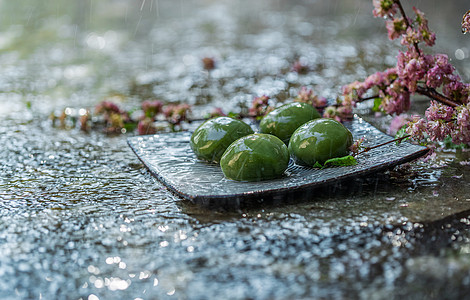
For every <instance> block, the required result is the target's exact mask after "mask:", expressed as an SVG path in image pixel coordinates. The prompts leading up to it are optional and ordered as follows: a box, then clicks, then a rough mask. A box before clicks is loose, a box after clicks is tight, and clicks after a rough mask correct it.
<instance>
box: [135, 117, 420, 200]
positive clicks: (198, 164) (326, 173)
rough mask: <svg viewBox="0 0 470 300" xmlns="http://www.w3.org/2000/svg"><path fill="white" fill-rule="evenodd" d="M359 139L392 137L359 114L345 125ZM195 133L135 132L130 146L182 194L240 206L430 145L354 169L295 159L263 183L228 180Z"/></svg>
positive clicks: (384, 164) (399, 151)
mask: <svg viewBox="0 0 470 300" xmlns="http://www.w3.org/2000/svg"><path fill="white" fill-rule="evenodd" d="M345 126H346V127H348V128H349V129H350V130H351V132H352V134H353V136H354V139H355V140H356V139H358V138H360V137H364V138H365V141H364V145H365V146H373V145H377V144H381V143H384V142H386V141H390V140H392V138H391V137H390V136H388V135H386V134H384V133H382V132H380V131H379V130H378V129H376V128H375V127H373V126H372V125H370V124H369V123H367V122H365V121H363V120H362V119H360V118H358V119H355V120H353V121H351V122H347V123H345ZM190 136H191V133H190V132H176V133H165V134H156V135H147V136H135V137H130V138H129V139H128V144H129V146H130V147H131V148H132V150H133V151H134V152H135V154H136V155H137V157H138V158H139V159H140V160H141V161H142V163H143V164H144V165H145V166H146V167H147V168H148V169H149V170H150V172H151V173H152V174H153V175H154V176H155V177H156V178H157V179H158V180H159V181H160V182H162V183H163V184H164V185H165V186H166V187H167V188H168V189H170V190H171V191H173V192H174V193H176V194H177V195H179V196H181V197H183V198H185V199H188V200H190V201H192V202H194V203H198V204H202V205H204V206H221V207H223V206H235V207H238V206H239V205H240V204H241V202H247V201H260V199H261V201H262V199H268V198H270V199H273V198H275V199H277V200H276V201H277V202H279V201H281V202H282V200H283V198H284V197H287V196H288V195H289V194H292V192H297V191H302V190H307V189H315V188H317V187H320V186H324V185H327V184H331V183H335V182H338V180H345V179H351V178H354V177H357V176H363V175H368V174H371V173H374V172H378V171H383V170H386V169H389V168H392V167H394V166H396V165H399V164H402V163H405V162H409V161H412V160H414V159H416V158H418V157H420V156H423V155H424V154H426V152H427V151H428V150H427V148H425V147H422V146H417V145H412V144H410V143H408V142H403V143H401V144H400V145H396V144H395V143H390V144H388V145H385V146H382V147H378V148H376V149H373V150H371V151H369V152H367V153H364V154H361V155H360V156H359V157H358V164H357V165H356V166H349V167H334V168H326V169H322V170H320V169H313V168H308V167H303V166H299V165H296V164H295V163H293V162H292V160H291V162H290V163H289V167H288V169H287V171H286V174H285V176H284V177H282V178H279V179H275V180H268V181H260V182H237V181H233V180H229V179H226V178H224V175H223V173H222V171H221V169H220V167H219V166H218V165H216V164H209V163H206V162H203V161H200V160H198V159H197V158H196V156H195V155H194V153H193V152H192V151H191V149H190V147H189V138H190Z"/></svg>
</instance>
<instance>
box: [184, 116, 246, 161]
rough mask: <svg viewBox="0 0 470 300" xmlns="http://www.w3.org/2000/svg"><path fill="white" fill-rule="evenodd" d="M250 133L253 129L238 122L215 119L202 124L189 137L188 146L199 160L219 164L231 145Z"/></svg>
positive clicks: (225, 118) (227, 118) (222, 118)
mask: <svg viewBox="0 0 470 300" xmlns="http://www.w3.org/2000/svg"><path fill="white" fill-rule="evenodd" d="M252 133H253V129H251V127H250V126H249V125H248V124H246V123H244V122H242V121H240V120H236V119H232V118H229V117H217V118H213V119H210V120H207V121H206V122H204V123H202V124H201V125H200V126H199V127H198V128H197V129H196V130H195V131H194V132H193V134H192V135H191V139H190V141H189V145H190V146H191V149H192V150H193V151H194V153H195V154H196V156H197V157H198V158H199V159H203V160H207V161H209V162H219V161H220V158H221V157H222V154H224V152H225V150H226V149H227V147H228V146H229V145H230V144H231V143H233V142H234V141H235V140H237V139H239V138H241V137H243V136H246V135H249V134H252Z"/></svg>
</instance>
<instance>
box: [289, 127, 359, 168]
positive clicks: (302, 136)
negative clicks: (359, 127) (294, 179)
mask: <svg viewBox="0 0 470 300" xmlns="http://www.w3.org/2000/svg"><path fill="white" fill-rule="evenodd" d="M352 143H353V136H352V134H351V132H350V131H349V130H348V129H347V128H346V127H344V125H343V124H341V123H339V122H337V121H335V120H332V119H323V118H322V119H316V120H313V121H310V122H308V123H305V124H303V125H302V126H300V127H299V128H298V129H297V130H296V131H295V132H294V134H293V135H292V137H291V140H290V143H289V153H290V155H291V157H292V158H293V159H294V160H295V162H296V163H298V164H302V165H308V166H313V165H315V163H316V162H318V163H320V164H324V163H325V161H327V160H328V159H330V158H335V157H343V156H346V155H348V154H349V147H350V146H351V145H352Z"/></svg>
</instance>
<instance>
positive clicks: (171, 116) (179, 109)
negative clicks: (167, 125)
mask: <svg viewBox="0 0 470 300" xmlns="http://www.w3.org/2000/svg"><path fill="white" fill-rule="evenodd" d="M190 110H191V106H190V105H189V104H186V103H182V104H169V105H167V106H165V107H164V108H163V114H164V115H165V117H166V118H167V120H168V121H169V122H171V123H173V124H179V123H181V122H182V121H184V120H186V119H187V115H188V113H189V111H190Z"/></svg>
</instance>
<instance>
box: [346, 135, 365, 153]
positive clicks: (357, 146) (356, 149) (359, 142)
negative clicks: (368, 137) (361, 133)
mask: <svg viewBox="0 0 470 300" xmlns="http://www.w3.org/2000/svg"><path fill="white" fill-rule="evenodd" d="M363 142H364V137H361V138H359V139H358V140H356V141H355V142H354V143H353V144H352V145H351V146H350V147H349V150H350V151H351V152H352V153H353V155H356V154H358V153H359V151H361V149H363V148H364V147H363V146H362V143H363Z"/></svg>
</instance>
